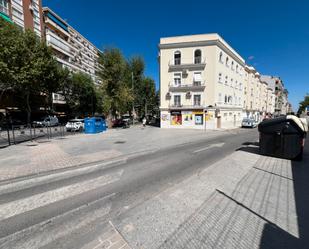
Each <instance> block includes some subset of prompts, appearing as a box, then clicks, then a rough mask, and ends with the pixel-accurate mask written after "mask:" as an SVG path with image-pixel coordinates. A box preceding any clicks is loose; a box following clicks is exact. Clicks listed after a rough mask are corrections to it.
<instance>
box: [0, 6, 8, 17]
mask: <svg viewBox="0 0 309 249" xmlns="http://www.w3.org/2000/svg"><path fill="white" fill-rule="evenodd" d="M0 12H2V13H4V14H5V15H7V16H8V15H9V9H8V7H6V6H3V5H0Z"/></svg>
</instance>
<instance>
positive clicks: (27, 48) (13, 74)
mask: <svg viewBox="0 0 309 249" xmlns="http://www.w3.org/2000/svg"><path fill="white" fill-rule="evenodd" d="M0 72H1V73H0V84H1V85H0V87H1V89H8V88H9V89H10V90H11V91H13V92H14V93H15V94H16V95H17V96H18V98H19V99H20V100H21V103H22V104H21V108H23V109H25V110H26V112H27V122H28V123H30V121H31V111H32V103H31V102H32V101H31V100H32V99H35V98H34V97H37V96H42V95H46V96H47V98H48V99H49V101H48V103H49V105H51V96H52V92H57V90H58V88H59V84H57V82H58V80H59V77H60V69H59V67H58V65H57V62H56V60H55V59H54V58H53V55H52V52H51V50H50V48H48V47H47V45H46V43H45V42H44V41H41V40H40V39H39V38H38V37H37V36H36V34H35V33H34V32H33V31H30V30H26V31H25V32H23V31H21V30H19V29H18V28H17V27H16V26H15V25H13V24H10V23H7V22H3V21H2V20H0ZM31 96H32V97H33V98H31Z"/></svg>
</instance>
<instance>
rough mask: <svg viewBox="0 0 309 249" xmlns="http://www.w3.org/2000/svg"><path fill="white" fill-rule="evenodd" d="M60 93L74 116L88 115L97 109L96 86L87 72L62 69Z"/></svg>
mask: <svg viewBox="0 0 309 249" xmlns="http://www.w3.org/2000/svg"><path fill="white" fill-rule="evenodd" d="M61 93H62V94H63V95H64V98H65V101H66V103H67V105H68V107H69V109H70V112H71V113H72V114H73V115H75V116H90V115H93V114H94V113H95V111H96V110H97V98H98V94H97V92H96V87H95V85H94V82H93V80H92V79H91V77H90V76H89V75H87V74H84V73H81V72H78V73H70V72H69V71H68V70H64V71H63V75H62V79H61Z"/></svg>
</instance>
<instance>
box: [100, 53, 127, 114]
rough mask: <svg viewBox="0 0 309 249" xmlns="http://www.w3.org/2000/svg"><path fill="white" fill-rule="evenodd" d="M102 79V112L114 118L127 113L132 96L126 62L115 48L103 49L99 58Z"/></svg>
mask: <svg viewBox="0 0 309 249" xmlns="http://www.w3.org/2000/svg"><path fill="white" fill-rule="evenodd" d="M99 63H100V65H101V70H100V71H99V72H98V76H99V77H100V78H101V79H102V86H101V89H100V90H101V93H102V95H103V104H102V106H103V110H104V111H105V113H106V114H109V115H113V116H116V115H117V114H119V113H124V112H126V111H128V109H129V105H128V103H130V102H131V101H132V100H133V94H132V91H131V89H130V87H129V86H128V80H127V79H128V78H127V77H128V69H127V62H126V60H125V58H124V57H123V55H122V53H121V51H120V50H119V49H116V48H111V49H105V50H104V52H103V53H102V54H100V57H99Z"/></svg>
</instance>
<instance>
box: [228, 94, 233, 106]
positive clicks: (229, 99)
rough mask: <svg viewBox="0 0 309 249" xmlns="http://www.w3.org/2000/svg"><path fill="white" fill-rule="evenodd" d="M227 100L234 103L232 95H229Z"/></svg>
mask: <svg viewBox="0 0 309 249" xmlns="http://www.w3.org/2000/svg"><path fill="white" fill-rule="evenodd" d="M227 102H228V103H229V104H232V103H233V98H232V96H229V97H228V100H227Z"/></svg>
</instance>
